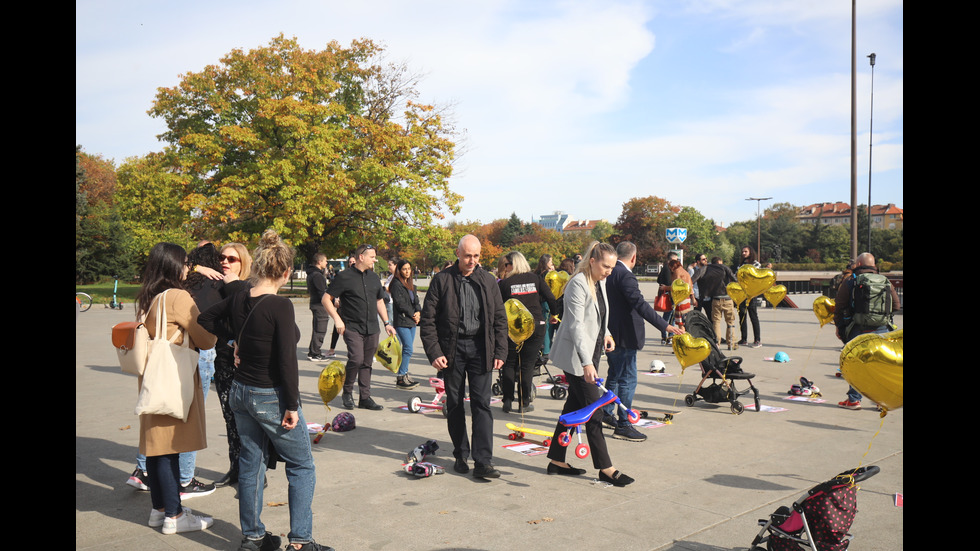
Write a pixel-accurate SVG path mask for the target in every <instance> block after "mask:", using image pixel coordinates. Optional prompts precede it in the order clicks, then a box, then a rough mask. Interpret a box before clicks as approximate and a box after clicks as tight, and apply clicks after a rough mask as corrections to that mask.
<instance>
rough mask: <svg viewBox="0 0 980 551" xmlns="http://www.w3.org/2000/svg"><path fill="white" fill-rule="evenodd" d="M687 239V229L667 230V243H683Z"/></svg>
mask: <svg viewBox="0 0 980 551" xmlns="http://www.w3.org/2000/svg"><path fill="white" fill-rule="evenodd" d="M685 239H687V228H667V241H668V242H670V243H683V242H684V240H685Z"/></svg>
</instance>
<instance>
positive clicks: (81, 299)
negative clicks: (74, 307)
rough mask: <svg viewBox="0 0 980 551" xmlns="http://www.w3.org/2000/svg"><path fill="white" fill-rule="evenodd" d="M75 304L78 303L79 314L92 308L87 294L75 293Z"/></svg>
mask: <svg viewBox="0 0 980 551" xmlns="http://www.w3.org/2000/svg"><path fill="white" fill-rule="evenodd" d="M75 302H77V303H78V311H79V312H87V311H88V309H89V308H91V307H92V297H91V295H89V294H88V293H83V292H81V291H77V292H75Z"/></svg>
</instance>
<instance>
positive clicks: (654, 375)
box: [640, 371, 674, 377]
mask: <svg viewBox="0 0 980 551" xmlns="http://www.w3.org/2000/svg"><path fill="white" fill-rule="evenodd" d="M640 374H641V375H646V376H647V377H673V376H674V374H673V373H666V372H665V373H651V372H649V371H641V372H640Z"/></svg>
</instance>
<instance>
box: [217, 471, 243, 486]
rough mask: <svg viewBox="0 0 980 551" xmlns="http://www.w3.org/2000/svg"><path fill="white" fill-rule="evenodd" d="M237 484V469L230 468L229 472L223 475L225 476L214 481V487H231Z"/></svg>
mask: <svg viewBox="0 0 980 551" xmlns="http://www.w3.org/2000/svg"><path fill="white" fill-rule="evenodd" d="M236 482H238V469H237V468H235V467H232V468H231V470H229V471H228V472H226V473H225V476H223V477H221V478H219V479H218V480H215V481H214V485H215V486H217V487H219V488H220V487H222V486H231V485H232V484H234V483H236Z"/></svg>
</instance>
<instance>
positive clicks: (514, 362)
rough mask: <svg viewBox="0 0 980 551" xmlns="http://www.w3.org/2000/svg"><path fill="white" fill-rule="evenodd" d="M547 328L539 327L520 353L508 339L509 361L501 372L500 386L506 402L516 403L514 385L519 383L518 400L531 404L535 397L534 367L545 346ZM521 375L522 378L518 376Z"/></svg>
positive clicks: (522, 346) (522, 345)
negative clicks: (532, 398) (542, 347)
mask: <svg viewBox="0 0 980 551" xmlns="http://www.w3.org/2000/svg"><path fill="white" fill-rule="evenodd" d="M544 332H545V326H544V325H538V326H537V328H536V329H535V331H534V334H532V335H531V336H530V337H528V338H527V340H525V341H524V342H523V343H521V349H520V351H518V350H517V345H516V344H514V341H511V340H509V339H508V341H507V343H508V349H507V361H505V362H504V366H503V368H502V369H501V370H500V386H501V389H502V390H503V400H504V402H513V401H514V383H515V382H519V383H520V385H519V387H518V389H517V398H518V400H519V401H520V403H521V404H522V405H527V404H528V403H530V402H531V397H532V396H534V394H533V392H534V366H535V364H536V363H537V360H538V354H539V353H540V352H541V346H542V345H543V344H544ZM518 374H520V376H518Z"/></svg>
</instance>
